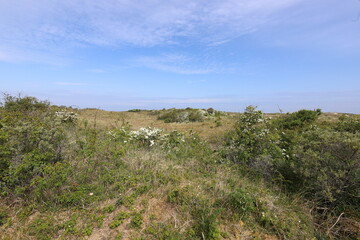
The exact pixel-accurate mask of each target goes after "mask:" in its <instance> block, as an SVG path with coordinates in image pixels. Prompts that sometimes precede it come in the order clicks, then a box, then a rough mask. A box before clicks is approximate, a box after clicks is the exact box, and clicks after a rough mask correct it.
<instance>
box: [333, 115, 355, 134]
mask: <svg viewBox="0 0 360 240" xmlns="http://www.w3.org/2000/svg"><path fill="white" fill-rule="evenodd" d="M339 120H340V121H339V122H338V123H337V124H336V125H335V130H337V131H342V132H350V133H358V132H360V118H359V117H355V116H350V117H349V116H345V115H343V116H341V117H340V118H339Z"/></svg>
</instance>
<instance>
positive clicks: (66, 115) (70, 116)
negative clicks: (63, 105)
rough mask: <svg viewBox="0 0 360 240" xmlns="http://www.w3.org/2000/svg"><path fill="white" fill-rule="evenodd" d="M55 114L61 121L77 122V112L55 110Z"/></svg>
mask: <svg viewBox="0 0 360 240" xmlns="http://www.w3.org/2000/svg"><path fill="white" fill-rule="evenodd" d="M55 115H56V116H57V117H58V118H60V119H61V122H71V123H74V122H76V120H77V119H78V118H77V114H76V113H74V112H68V111H66V110H63V111H57V112H55Z"/></svg>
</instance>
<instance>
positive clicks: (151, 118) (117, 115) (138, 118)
mask: <svg viewBox="0 0 360 240" xmlns="http://www.w3.org/2000/svg"><path fill="white" fill-rule="evenodd" d="M78 114H79V118H80V119H81V120H83V121H84V120H86V121H88V123H89V124H90V125H92V126H96V127H98V128H112V127H121V125H122V124H125V123H128V124H130V125H131V128H132V129H134V130H136V129H139V128H142V127H156V128H161V129H164V130H165V131H167V132H168V131H174V130H176V131H180V132H189V131H190V130H193V131H196V133H198V134H199V136H201V137H203V138H205V139H207V140H212V139H214V138H217V137H218V136H222V135H223V134H224V133H225V132H226V131H228V130H230V129H231V128H232V127H233V126H234V124H235V122H236V120H237V118H238V116H239V113H227V115H226V116H221V126H216V123H215V118H211V119H206V120H205V121H204V122H189V123H164V121H162V120H158V119H157V116H156V115H151V114H149V111H141V112H111V111H103V110H97V109H84V110H80V111H79V112H78Z"/></svg>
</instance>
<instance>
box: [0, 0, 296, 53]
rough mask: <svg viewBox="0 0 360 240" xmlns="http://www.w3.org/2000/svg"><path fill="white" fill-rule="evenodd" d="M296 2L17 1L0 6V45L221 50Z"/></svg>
mask: <svg viewBox="0 0 360 240" xmlns="http://www.w3.org/2000/svg"><path fill="white" fill-rule="evenodd" d="M299 1H300V0H277V1H268V0H225V1H224V0H223V1H220V0H212V1H207V0H199V1H196V2H194V1H190V0H181V1H180V0H175V1H159V0H158V1H150V0H145V1H139V0H131V1H130V0H120V1H114V0H108V1H100V2H99V1H92V0H76V1H74V0H61V1H60V0H54V1H46V0H38V1H35V2H34V1H30V0H19V1H16V3H14V2H11V1H2V2H1V3H0V9H1V10H0V16H1V17H0V30H1V32H2V35H3V36H2V41H3V42H5V43H8V44H10V43H13V44H16V45H19V46H26V47H29V48H41V47H56V45H57V44H58V43H62V45H63V44H64V43H66V44H68V45H78V44H80V45H81V44H91V45H99V46H119V45H135V46H154V45H161V44H176V43H177V42H178V41H180V39H184V38H185V39H186V38H191V39H192V40H194V39H195V40H197V41H199V42H206V43H209V44H219V43H222V42H226V41H227V40H228V39H231V38H234V37H237V36H241V35H243V34H247V33H249V32H253V31H254V30H256V29H257V28H258V27H260V26H261V25H262V24H265V23H266V22H267V21H269V19H270V18H271V16H272V14H274V13H276V12H279V11H281V10H284V9H286V8H288V7H291V6H294V5H295V4H296V3H298V2H299Z"/></svg>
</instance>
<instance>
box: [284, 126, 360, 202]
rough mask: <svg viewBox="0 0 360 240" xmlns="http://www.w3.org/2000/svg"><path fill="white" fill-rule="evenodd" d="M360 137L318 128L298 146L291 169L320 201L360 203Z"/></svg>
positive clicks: (310, 193)
mask: <svg viewBox="0 0 360 240" xmlns="http://www.w3.org/2000/svg"><path fill="white" fill-rule="evenodd" d="M359 143H360V136H359V135H358V134H357V135H354V134H350V133H348V134H345V133H336V132H333V131H331V130H326V129H319V128H314V129H311V130H308V131H306V132H305V133H304V134H303V135H302V136H301V138H300V140H299V142H298V143H297V144H296V146H295V150H294V153H295V155H294V157H293V158H291V159H289V168H290V169H291V170H292V171H293V173H294V174H296V175H298V176H299V177H298V179H299V180H300V181H301V182H302V184H301V185H302V186H303V187H304V188H305V189H306V191H307V195H308V196H309V197H310V198H311V199H314V200H316V201H317V202H318V203H319V204H321V205H324V206H332V207H341V208H343V207H345V206H347V205H348V206H349V205H350V206H360V198H359V197H358V193H359V192H358V190H359V189H360V154H359V150H360V144H359Z"/></svg>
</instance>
